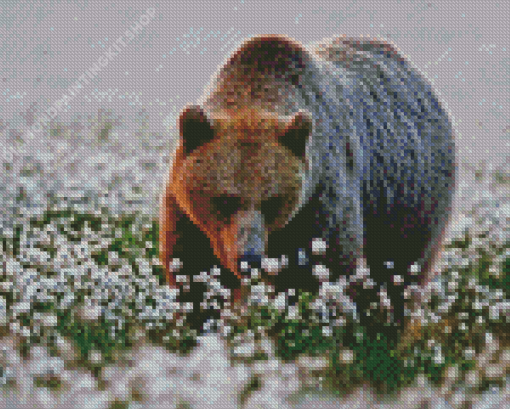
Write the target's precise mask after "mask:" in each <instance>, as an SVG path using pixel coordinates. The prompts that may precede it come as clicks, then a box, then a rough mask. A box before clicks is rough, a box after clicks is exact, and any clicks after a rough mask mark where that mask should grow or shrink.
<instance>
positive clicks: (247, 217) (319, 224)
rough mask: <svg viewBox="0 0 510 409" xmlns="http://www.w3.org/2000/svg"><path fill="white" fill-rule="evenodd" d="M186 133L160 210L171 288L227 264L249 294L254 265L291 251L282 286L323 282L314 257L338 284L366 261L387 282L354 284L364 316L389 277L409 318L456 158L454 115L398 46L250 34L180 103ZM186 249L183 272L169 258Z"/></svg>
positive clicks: (435, 243) (399, 308) (395, 299)
mask: <svg viewBox="0 0 510 409" xmlns="http://www.w3.org/2000/svg"><path fill="white" fill-rule="evenodd" d="M179 131H180V140H179V145H178V147H177V150H176V152H175V155H174V158H173V163H172V168H171V171H170V178H169V180H168V183H167V185H166V190H165V193H164V195H163V196H162V202H161V214H160V223H161V224H160V226H161V227H160V258H161V262H162V264H163V265H164V266H165V269H166V273H167V279H168V283H169V284H170V285H171V286H174V287H177V286H178V283H177V282H176V274H178V275H180V274H183V275H185V276H188V277H189V282H190V283H192V282H193V277H194V276H195V275H196V274H199V273H200V272H201V271H209V270H210V268H211V267H212V266H214V265H218V266H219V267H221V277H220V278H221V282H222V284H223V285H225V286H227V287H228V288H231V289H233V290H235V294H236V298H237V297H238V296H239V291H238V289H239V288H240V281H239V280H240V279H241V278H242V277H243V276H245V274H246V269H245V268H243V266H246V265H248V266H249V267H259V268H260V267H261V261H262V260H263V257H277V258H278V257H280V256H281V255H287V256H288V258H287V264H286V265H283V266H280V271H279V273H278V274H276V275H274V274H267V273H266V272H265V270H264V269H262V274H263V277H264V278H265V279H267V280H268V281H269V282H270V283H271V284H273V285H274V286H275V288H276V290H277V291H282V290H286V289H289V288H295V289H301V290H307V291H312V292H314V293H315V292H317V290H318V289H319V284H320V283H319V281H318V279H317V278H316V277H315V276H314V274H313V267H314V266H317V265H322V266H325V267H326V268H327V270H326V271H328V272H329V280H330V281H336V280H337V279H338V278H339V277H340V276H351V275H352V274H354V273H355V272H356V265H357V263H359V261H360V260H361V259H363V258H364V260H365V261H366V264H367V265H368V267H369V269H370V277H371V278H372V280H374V282H375V283H376V284H377V286H376V287H375V288H374V289H372V290H364V289H363V288H362V286H361V285H358V286H356V285H353V287H352V288H351V290H350V295H351V297H352V298H353V300H354V301H355V302H356V304H357V306H358V312H359V313H360V316H361V319H362V322H365V323H368V322H369V321H367V320H365V319H368V316H369V315H370V314H365V313H364V312H365V311H368V310H369V308H370V303H371V302H372V301H374V298H376V297H377V291H378V289H379V288H380V287H381V286H382V287H385V288H386V291H387V294H388V295H389V298H390V300H391V303H392V308H393V313H394V321H395V323H396V324H398V325H400V324H401V323H402V321H403V317H404V299H403V291H404V289H405V288H407V287H408V286H409V285H410V284H418V285H423V284H424V283H425V282H426V280H427V279H429V278H430V273H431V267H432V264H433V261H434V257H435V256H436V255H437V253H438V250H439V249H440V246H441V240H442V236H443V233H444V230H445V227H446V222H447V219H448V215H449V212H450V206H451V203H452V196H453V189H454V166H455V165H454V163H455V157H454V142H453V130H452V127H451V125H450V121H449V118H448V114H447V113H446V111H445V110H444V109H443V108H442V106H441V104H440V102H439V100H438V98H437V97H436V96H435V94H434V92H433V90H432V88H431V86H430V84H429V83H428V82H427V81H426V80H425V79H424V77H422V76H421V75H420V74H419V72H418V71H417V69H415V68H413V67H412V66H411V64H410V62H409V61H408V60H407V59H405V58H404V57H403V56H402V54H401V53H400V52H399V51H398V50H397V49H396V47H394V46H393V45H391V44H389V43H387V42H385V41H382V40H378V39H371V38H363V37H361V38H347V37H345V36H344V37H337V38H333V39H329V40H323V41H322V42H320V43H316V44H312V45H310V46H308V47H304V46H303V45H301V44H300V43H298V42H296V41H294V40H292V39H290V38H288V37H286V36H281V35H261V36H257V37H254V38H251V39H249V40H247V41H245V42H244V43H243V44H242V45H241V46H240V47H239V48H238V49H237V50H236V51H235V52H234V53H233V54H232V55H231V56H230V57H229V58H228V60H227V61H226V63H225V64H224V65H223V66H221V67H220V69H219V71H218V72H217V73H216V75H215V76H214V77H213V80H212V82H211V84H210V85H209V87H208V88H207V89H206V91H205V93H204V95H203V96H202V98H201V99H200V100H199V101H198V103H197V104H196V105H189V106H187V107H186V108H185V109H184V110H183V111H182V113H181V115H180V118H179ZM317 239H322V240H323V241H324V242H325V244H326V247H325V251H322V252H320V254H316V252H312V251H311V250H312V243H314V242H316V240H317ZM176 259H179V260H180V262H181V263H182V269H180V270H179V269H176V268H174V267H172V265H170V266H169V263H170V262H171V261H172V260H176ZM243 263H247V264H243ZM416 267H418V268H416ZM197 285H198V286H200V284H197ZM204 289H205V287H195V289H193V288H192V289H191V291H190V292H189V293H188V295H187V296H183V298H182V300H193V301H195V302H197V300H199V299H200V297H201V296H202V294H201V293H200V291H202V292H203V290H204ZM198 294H200V295H198ZM186 297H188V298H186ZM197 297H198V298H197Z"/></svg>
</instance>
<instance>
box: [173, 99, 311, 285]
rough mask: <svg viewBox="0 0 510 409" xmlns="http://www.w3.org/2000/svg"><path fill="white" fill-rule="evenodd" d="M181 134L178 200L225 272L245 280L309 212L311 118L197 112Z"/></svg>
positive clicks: (187, 114) (185, 118)
mask: <svg viewBox="0 0 510 409" xmlns="http://www.w3.org/2000/svg"><path fill="white" fill-rule="evenodd" d="M179 128H180V141H179V146H178V149H177V150H176V154H175V158H174V165H173V174H172V183H171V186H172V187H171V188H172V190H173V194H174V196H175V198H176V201H177V203H178V205H179V206H180V208H181V209H182V210H183V211H184V212H186V214H187V215H188V216H189V218H190V219H191V221H192V222H193V223H194V224H195V225H197V226H198V227H199V228H200V229H201V230H202V231H203V232H204V233H205V234H206V235H207V237H208V238H209V240H210V242H211V246H212V248H213V250H214V253H215V254H216V256H217V257H218V258H219V259H220V260H221V262H222V264H223V265H224V266H225V267H227V268H229V269H230V270H231V271H232V272H234V273H235V274H236V275H237V277H238V278H242V276H243V274H242V272H245V271H246V270H245V269H244V267H245V265H242V263H243V262H247V263H248V264H249V265H250V267H259V266H260V262H261V259H262V257H263V256H264V254H266V252H267V248H266V247H267V240H268V234H269V233H270V232H271V231H273V230H276V229H281V228H283V227H284V226H285V225H286V224H287V223H288V221H289V220H290V219H291V218H292V217H293V215H294V214H295V213H296V212H297V211H298V210H299V208H300V206H301V205H302V203H301V201H302V200H303V199H302V190H303V184H304V178H305V172H306V170H307V169H308V162H307V157H306V147H307V144H308V141H309V139H310V137H311V134H312V117H311V115H310V114H309V113H308V112H304V111H299V112H297V113H295V114H293V115H290V116H279V115H277V114H275V113H271V112H266V111H263V110H261V109H256V108H245V109H237V110H228V109H227V110H216V111H211V112H208V113H206V112H205V110H203V109H202V108H201V107H200V106H194V105H190V106H187V107H186V108H185V109H184V110H183V111H182V113H181V115H180V118H179ZM197 257H200V255H199V254H197ZM242 267H243V268H242Z"/></svg>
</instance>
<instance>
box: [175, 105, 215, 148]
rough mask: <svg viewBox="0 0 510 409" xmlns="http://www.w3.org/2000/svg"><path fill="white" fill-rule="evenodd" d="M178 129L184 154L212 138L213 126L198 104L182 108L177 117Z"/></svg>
mask: <svg viewBox="0 0 510 409" xmlns="http://www.w3.org/2000/svg"><path fill="white" fill-rule="evenodd" d="M179 130H180V135H181V140H182V144H183V147H184V154H185V155H186V156H188V155H189V154H190V153H191V152H193V151H194V150H195V149H196V148H198V147H200V146H202V145H203V144H205V143H207V142H209V141H211V140H212V139H213V138H214V130H213V127H212V126H211V123H210V122H209V119H208V118H207V115H206V113H205V112H204V111H203V109H202V108H200V107H199V106H198V105H188V106H186V108H184V109H183V111H182V112H181V115H180V117H179Z"/></svg>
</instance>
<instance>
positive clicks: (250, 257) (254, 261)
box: [239, 253, 262, 271]
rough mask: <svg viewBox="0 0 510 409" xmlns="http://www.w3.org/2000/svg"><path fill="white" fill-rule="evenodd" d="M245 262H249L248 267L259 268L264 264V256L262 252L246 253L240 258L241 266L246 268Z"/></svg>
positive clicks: (242, 268)
mask: <svg viewBox="0 0 510 409" xmlns="http://www.w3.org/2000/svg"><path fill="white" fill-rule="evenodd" d="M243 263H248V265H249V267H248V268H258V269H260V268H261V266H262V256H261V255H260V254H253V253H245V254H243V255H242V256H241V257H240V258H239V268H240V269H241V271H242V270H244V268H245V267H246V266H245V265H243Z"/></svg>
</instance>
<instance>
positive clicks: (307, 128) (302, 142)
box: [278, 110, 312, 159]
mask: <svg viewBox="0 0 510 409" xmlns="http://www.w3.org/2000/svg"><path fill="white" fill-rule="evenodd" d="M311 134H312V115H311V114H310V113H309V112H307V111H302V110H301V111H299V112H298V113H296V114H295V115H294V117H293V118H292V120H291V121H290V122H289V124H288V125H287V127H286V128H285V131H283V133H282V134H281V135H280V136H279V137H278V141H279V142H280V143H281V144H282V145H283V146H285V147H287V148H288V149H290V150H291V152H292V153H293V154H294V155H296V156H298V157H300V158H302V159H305V153H306V144H307V143H308V140H309V139H310V135H311Z"/></svg>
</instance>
